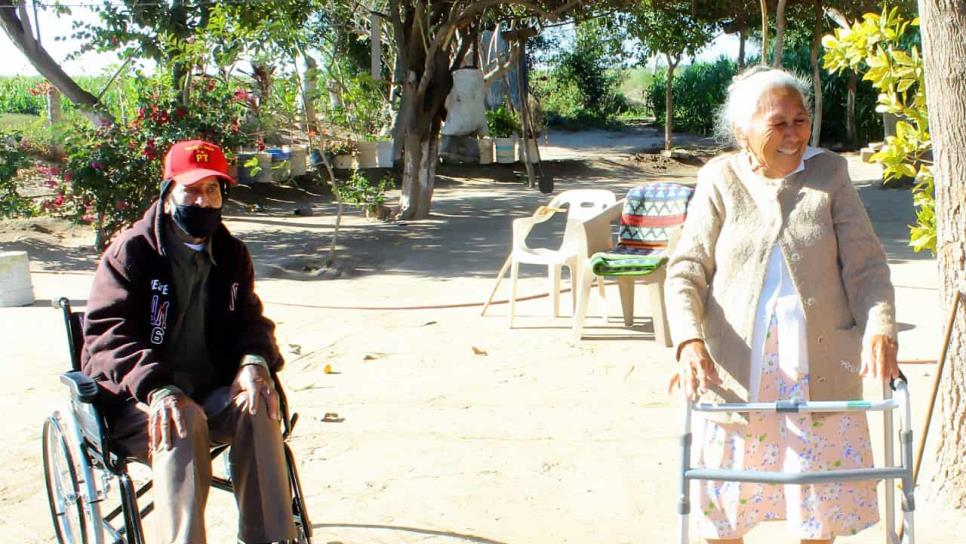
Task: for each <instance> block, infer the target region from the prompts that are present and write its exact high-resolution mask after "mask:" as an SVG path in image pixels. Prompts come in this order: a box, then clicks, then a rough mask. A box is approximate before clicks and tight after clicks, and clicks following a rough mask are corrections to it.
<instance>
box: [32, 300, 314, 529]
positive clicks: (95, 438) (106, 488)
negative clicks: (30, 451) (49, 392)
mask: <svg viewBox="0 0 966 544" xmlns="http://www.w3.org/2000/svg"><path fill="white" fill-rule="evenodd" d="M54 306H55V308H59V309H60V310H61V311H62V313H63V317H64V325H65V327H66V329H67V343H68V348H69V350H70V361H71V370H70V371H68V372H65V373H64V374H62V375H61V377H60V381H61V382H62V383H63V384H64V385H66V386H67V387H68V389H69V392H70V400H69V403H68V405H67V407H66V408H65V409H63V410H58V411H55V412H54V413H53V414H51V416H50V417H48V418H47V420H46V421H45V422H44V428H43V462H44V480H45V482H46V487H47V500H48V502H49V503H50V515H51V518H52V521H53V524H54V531H55V532H56V536H57V541H58V542H60V543H61V544H78V543H79V544H103V543H105V542H106V543H111V544H145V540H144V532H143V529H142V527H141V519H142V518H143V517H144V516H146V515H148V514H149V513H150V512H151V511H152V510H153V508H154V503H153V502H151V503H148V504H147V505H146V506H144V507H143V508H140V507H139V506H138V499H139V498H141V497H142V496H143V495H144V494H145V493H147V492H148V491H149V490H150V489H151V487H152V483H153V482H151V481H148V482H147V483H145V484H144V485H142V486H140V487H136V486H135V484H134V481H133V480H132V478H131V477H130V476H129V474H128V470H127V467H128V465H129V464H130V463H132V462H138V461H136V460H135V459H130V458H126V457H124V456H122V455H120V454H118V453H117V452H116V451H114V450H112V449H111V444H110V440H109V437H108V433H107V432H106V430H107V427H106V424H105V420H104V418H103V416H102V415H101V414H100V412H99V411H98V409H97V406H95V404H94V400H95V397H96V396H97V384H96V383H95V382H94V381H93V380H92V379H91V378H90V377H88V376H86V375H84V374H82V373H81V372H80V355H81V349H82V348H83V343H84V337H83V334H82V329H83V322H84V314H83V313H78V312H73V311H72V310H71V306H70V300H69V299H67V298H60V299H59V300H56V301H55V302H54ZM273 377H274V376H273ZM275 384H276V389H277V390H278V394H279V400H280V408H281V414H282V418H281V419H282V440H283V441H282V445H283V449H284V455H285V460H286V464H287V465H288V478H289V484H290V487H291V489H292V517H293V519H294V521H295V528H296V533H297V536H298V538H297V539H296V540H295V541H292V544H311V542H312V524H311V523H310V522H309V517H308V513H307V512H306V510H305V499H304V494H303V492H302V484H301V482H300V480H299V476H298V471H297V470H296V463H295V458H294V456H293V455H292V450H291V449H290V448H289V446H288V443H287V439H288V437H289V435H291V433H292V429H293V428H294V427H295V423H296V422H297V421H298V414H292V415H291V417H290V416H289V411H288V404H287V402H286V398H285V393H284V391H283V390H282V388H281V384H280V382H279V381H278V379H276V380H275ZM228 448H229V446H228V445H226V444H218V445H215V446H214V447H213V448H212V449H211V457H212V460H214V459H215V458H217V457H218V456H219V455H221V454H222V453H224V452H225V451H226V450H227V449H228ZM115 486H116V487H117V489H118V492H119V505H118V506H117V507H115V508H114V509H113V510H111V511H110V512H108V513H107V514H106V515H103V514H102V512H101V509H102V507H104V505H105V504H107V503H106V502H105V501H106V500H107V499H108V498H109V495H110V490H111V488H113V487H115ZM211 486H212V487H213V488H216V489H221V490H224V491H229V492H231V491H232V483H231V481H230V480H229V479H226V478H222V477H220V476H216V475H213V476H212V479H211ZM118 517H120V518H121V520H120V521H118Z"/></svg>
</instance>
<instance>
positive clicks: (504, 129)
mask: <svg viewBox="0 0 966 544" xmlns="http://www.w3.org/2000/svg"><path fill="white" fill-rule="evenodd" d="M486 125H487V129H488V130H489V132H490V135H491V136H493V138H494V143H495V148H496V162H498V163H504V164H506V163H513V162H516V160H517V158H516V135H517V134H518V133H519V132H520V121H519V120H518V119H517V117H516V115H515V114H514V113H513V112H511V111H510V110H509V109H508V108H507V107H506V105H505V104H502V105H500V106H499V107H497V108H494V109H492V110H489V111H487V112H486Z"/></svg>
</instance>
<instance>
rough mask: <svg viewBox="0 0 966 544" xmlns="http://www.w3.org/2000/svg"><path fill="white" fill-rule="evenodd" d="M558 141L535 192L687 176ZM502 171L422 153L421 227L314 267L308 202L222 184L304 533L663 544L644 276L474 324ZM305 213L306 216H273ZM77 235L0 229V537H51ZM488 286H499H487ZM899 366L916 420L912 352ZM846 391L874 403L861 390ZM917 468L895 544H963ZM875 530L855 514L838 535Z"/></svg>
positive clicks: (913, 298) (296, 194) (672, 450)
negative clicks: (3, 260) (44, 447)
mask: <svg viewBox="0 0 966 544" xmlns="http://www.w3.org/2000/svg"><path fill="white" fill-rule="evenodd" d="M559 139H560V140H563V139H564V138H562V137H561V138H559ZM554 141H555V135H552V136H551V143H554ZM603 147H606V146H604V145H601V146H599V148H603ZM629 147H630V148H633V147H634V145H632V144H629ZM615 148H616V146H615ZM568 149H569V150H570V151H568ZM558 150H559V151H558V152H557V153H558V155H557V156H555V157H553V158H555V159H559V160H555V161H554V162H551V163H548V164H547V165H546V168H547V171H548V172H549V173H551V174H552V175H553V176H554V178H555V181H556V187H557V191H561V190H566V189H574V188H587V187H594V188H606V189H611V190H613V191H614V192H615V193H617V194H622V193H624V192H625V191H626V190H627V189H628V188H630V187H632V186H634V185H637V184H639V183H641V182H645V181H654V180H669V181H678V182H690V181H692V180H693V178H694V174H695V172H696V171H697V166H695V165H693V164H679V163H677V162H674V161H670V160H667V159H655V158H651V159H640V158H638V159H635V158H634V157H633V154H632V153H628V152H626V150H624V149H623V148H621V152H620V153H613V154H611V155H606V154H605V155H603V156H601V155H599V154H598V155H595V156H596V158H594V159H588V158H587V157H586V156H585V151H583V150H582V149H581V148H580V147H579V146H571V147H570V148H567V146H560V147H558ZM568 152H569V153H571V154H570V155H568ZM568 157H569V158H568ZM850 162H851V165H852V174H853V179H854V180H855V183H856V185H857V187H858V189H859V192H860V194H861V196H862V198H863V200H864V201H865V203H866V204H867V207H868V208H869V211H870V214H871V216H872V218H873V221H874V223H875V225H876V229H877V232H878V233H879V235H880V237H881V238H882V240H883V243H884V245H885V247H886V249H887V251H888V253H889V257H890V265H891V267H892V270H893V280H894V282H895V283H896V286H897V297H898V318H899V321H900V322H901V326H900V331H901V332H900V346H901V347H900V359H903V360H910V361H912V360H931V359H934V358H935V354H936V352H937V350H938V342H939V339H940V336H941V332H942V331H941V327H942V319H943V318H942V316H941V315H940V313H941V310H940V305H939V301H938V291H937V289H936V285H937V282H936V267H935V262H934V261H933V260H931V259H929V258H928V256H923V255H917V254H914V253H912V252H911V251H910V250H909V249H908V248H906V247H905V246H904V244H903V238H904V237H906V236H907V234H906V233H907V231H906V228H907V227H906V225H907V224H909V223H911V222H912V221H913V218H914V215H913V210H912V205H911V199H910V196H909V194H908V193H906V192H899V191H885V190H881V189H877V188H875V187H874V184H875V181H876V180H877V179H878V176H879V173H878V171H877V170H876V169H874V168H872V167H870V166H868V165H864V164H862V163H860V162H858V160H857V159H856V157H851V158H850ZM521 173H522V169H521V168H520V167H519V165H517V166H514V167H506V166H498V165H493V166H488V167H458V166H444V167H442V169H441V175H440V183H439V186H438V188H437V190H436V194H435V198H434V203H433V216H432V218H430V219H428V220H425V221H419V222H410V223H378V222H369V221H367V220H365V219H364V218H363V217H361V216H360V215H359V214H358V213H357V212H355V211H352V212H350V213H349V215H348V217H347V218H346V221H345V223H344V227H343V231H342V235H341V237H340V242H339V259H338V269H337V270H333V271H326V270H320V269H319V267H321V266H322V257H323V256H324V250H325V248H326V247H327V246H328V244H329V240H330V235H331V232H332V224H333V211H334V206H333V205H332V203H331V202H330V201H329V199H328V198H327V197H324V196H320V195H314V194H311V193H306V192H302V191H295V190H291V189H282V188H280V189H275V190H272V191H259V193H258V194H254V192H252V191H251V190H245V189H241V190H239V191H237V192H236V193H235V195H234V197H233V198H234V199H235V202H234V203H233V204H232V207H231V208H230V210H229V215H228V221H227V223H228V225H229V228H230V229H231V230H232V231H233V232H234V233H236V234H237V235H239V236H240V237H241V238H242V239H244V240H245V241H246V242H247V243H248V244H249V246H250V248H251V249H252V252H253V255H254V257H255V260H256V263H257V273H258V275H259V278H260V281H259V285H258V292H259V293H260V295H261V297H262V299H263V300H264V302H265V304H266V312H267V314H268V315H269V316H270V317H271V318H273V319H274V320H275V321H276V322H277V323H278V335H279V340H280V345H281V346H282V347H283V350H284V351H285V356H286V359H287V366H286V369H285V370H284V371H283V373H282V379H283V381H284V383H285V387H286V389H287V391H288V394H289V397H290V401H291V404H292V406H293V407H294V409H295V411H297V412H298V413H299V414H300V416H301V417H300V420H299V424H298V427H297V428H296V431H295V434H294V436H293V437H292V438H291V443H292V446H293V448H294V450H295V452H296V456H297V458H298V461H299V464H300V467H301V474H302V479H303V483H304V486H305V488H306V491H307V493H308V505H309V512H310V513H311V516H312V521H313V523H314V527H315V531H316V538H315V542H320V543H332V544H335V543H345V544H349V543H417V542H420V543H422V542H430V543H439V544H449V543H453V544H456V543H460V542H474V543H485V544H499V543H519V544H524V543H526V544H529V543H564V542H566V543H625V542H628V543H629V542H635V543H640V542H646V543H651V542H654V543H669V542H676V540H675V538H676V537H675V535H676V527H677V516H676V514H675V507H676V501H677V495H678V494H677V488H676V485H677V484H676V482H677V473H678V464H679V455H678V446H677V444H678V442H677V440H678V433H679V422H680V405H679V402H678V401H677V400H675V399H669V398H668V397H667V396H666V395H665V393H664V387H665V383H666V379H667V377H668V375H669V373H670V370H671V369H672V368H673V363H672V354H671V353H670V350H668V349H666V348H664V347H663V346H661V345H659V344H658V343H656V342H655V341H654V335H653V327H652V324H651V321H650V318H649V315H650V309H649V306H648V300H647V294H646V290H644V289H641V290H639V294H638V304H637V310H636V312H635V315H636V316H637V318H636V321H635V324H634V326H633V327H631V328H625V327H624V326H623V323H622V322H621V321H620V320H619V319H618V318H617V316H618V315H619V303H618V297H617V291H616V288H614V287H608V297H607V300H606V304H601V302H600V301H599V300H598V301H595V302H594V303H593V304H592V307H591V312H592V313H595V314H598V315H599V314H600V312H601V309H602V308H606V309H607V311H608V313H609V316H610V318H609V319H608V320H607V321H606V322H604V321H603V320H601V319H599V318H596V319H590V320H589V321H588V327H587V330H586V336H585V338H584V340H583V341H580V342H575V341H574V340H573V338H572V335H571V331H570V325H571V320H570V318H569V317H567V316H566V312H565V317H560V318H553V317H549V315H550V312H549V302H548V299H547V298H534V299H532V300H528V301H526V302H522V303H520V304H519V305H518V315H519V317H518V320H517V323H516V325H517V326H516V328H515V329H513V330H510V329H509V328H508V326H507V325H508V323H507V315H506V314H507V305H505V304H497V305H495V306H493V307H492V308H491V310H490V311H489V315H488V316H486V317H480V309H481V306H480V303H482V301H483V300H485V298H486V296H487V295H488V293H489V291H490V289H491V287H492V285H493V280H494V277H495V275H496V271H497V270H498V269H499V267H500V265H501V264H502V262H503V260H504V259H505V257H506V254H507V250H508V247H509V240H510V222H511V220H512V219H513V218H515V217H521V216H525V215H528V214H529V213H530V211H531V210H533V209H534V208H535V207H536V206H537V205H538V204H540V203H543V202H545V201H546V200H547V198H548V197H547V196H545V195H541V194H539V193H538V192H537V191H535V190H532V189H528V188H526V187H525V186H524V184H523V183H522V182H521V180H522V176H521ZM246 191H247V192H246ZM254 203H258V204H259V205H258V206H257V207H256V206H253V204H254ZM305 203H308V204H310V205H311V208H312V210H313V213H312V215H295V214H294V210H295V209H296V208H297V207H298V206H299V205H300V204H305ZM545 226H546V228H543V229H541V230H539V231H537V232H535V235H534V239H533V243H534V244H535V245H537V244H540V243H541V242H542V243H545V244H551V243H552V241H553V240H554V239H555V238H556V237H558V236H559V232H560V231H561V229H562V226H563V221H562V218H560V217H557V218H555V219H554V220H552V221H550V222H549V224H548V225H545ZM89 241H90V234H89V233H88V232H87V231H86V230H83V229H78V228H71V227H66V226H65V225H63V224H62V223H59V222H56V221H50V220H41V221H29V222H27V221H20V222H0V248H2V249H3V250H9V249H27V250H28V251H29V252H30V257H31V271H32V279H33V284H34V290H35V293H36V296H37V302H36V303H35V304H34V305H33V306H30V307H25V308H0V320H2V323H3V327H2V328H0V336H2V340H0V413H5V414H8V416H7V417H6V418H4V419H3V420H2V422H0V429H2V431H3V435H4V436H5V437H6V443H5V447H4V448H3V451H2V452H0V464H2V466H3V467H4V470H3V477H2V478H0V542H18V543H40V542H52V541H53V531H52V528H51V524H50V519H49V515H48V511H47V501H46V497H45V494H44V490H43V478H42V472H41V461H40V451H41V450H40V430H41V424H42V422H43V420H44V418H45V417H47V416H48V415H49V414H50V413H51V411H52V410H53V409H55V408H56V407H57V406H58V405H59V404H60V403H62V402H63V401H64V399H65V393H64V391H63V390H62V388H61V386H60V385H59V383H58V382H57V374H58V373H59V372H61V371H62V370H63V369H64V367H65V365H66V364H67V359H66V352H65V338H64V335H63V332H62V330H63V328H62V325H61V323H60V321H59V319H60V318H59V315H58V313H57V312H55V311H54V310H52V309H50V305H49V300H50V299H51V298H54V297H57V296H61V295H66V296H69V297H71V298H72V299H74V300H75V302H76V303H77V304H78V305H80V306H82V305H83V302H84V300H85V299H86V297H87V292H88V289H89V284H90V279H91V275H92V272H93V269H94V266H95V264H96V255H94V254H93V253H92V251H91V250H90V249H89V248H88V247H86V246H85V244H86V243H88V242H89ZM320 272H322V273H320ZM546 282H547V280H546V275H545V271H544V270H541V269H540V268H536V267H530V268H528V267H524V269H523V277H522V279H521V282H520V283H521V287H520V292H521V293H520V294H521V296H528V295H539V294H541V293H545V291H546ZM507 292H508V286H507V283H504V285H503V287H501V290H500V293H499V295H498V298H500V299H503V298H505V296H506V293H507ZM569 304H570V302H569V297H568V296H565V297H564V304H563V306H564V308H568V307H569ZM326 365H330V366H331V369H332V372H331V373H325V372H324V370H323V369H324V367H325V366H326ZM904 370H905V372H906V374H907V375H909V377H910V380H911V382H912V384H911V386H912V390H913V393H914V405H915V414H914V425H915V428H916V432H917V433H919V432H921V419H922V417H923V413H924V405H925V402H926V400H927V397H928V387H929V385H930V383H931V379H932V373H933V371H934V366H933V365H931V364H908V365H906V366H905V368H904ZM867 385H868V387H867V390H868V391H870V392H872V394H871V395H870V396H872V397H874V396H875V393H876V392H877V391H878V390H879V388H878V386H877V385H875V384H873V383H869V384H867ZM326 414H330V415H329V416H328V417H326ZM331 414H335V416H333V415H331ZM878 428H879V426H878V424H876V425H873V432H874V433H875V436H880V437H881V432H880V431H879V430H878ZM930 447H932V446H930ZM929 451H932V450H931V449H927V452H929ZM932 459H933V456H932V455H927V456H926V462H925V467H924V472H923V475H922V478H921V480H920V481H921V482H922V485H921V486H920V488H919V496H918V498H919V502H918V507H919V509H918V511H917V522H918V529H919V530H918V534H917V536H918V538H919V542H925V543H956V542H966V537H964V536H963V535H966V514H964V513H963V512H958V513H957V512H948V511H946V510H945V509H944V508H943V507H942V505H941V503H940V501H939V500H937V499H936V498H935V497H934V496H933V495H932V494H931V493H930V484H929V482H930V481H931V480H932V478H933V476H934V474H935V467H934V466H933V464H932ZM879 460H880V461H881V456H880V457H879ZM142 474H143V472H142ZM881 489H882V486H881V485H880V490H881ZM150 519H151V518H150V517H149V518H148V521H150ZM235 519H236V518H235V509H234V506H233V504H232V501H231V499H230V498H229V497H226V496H224V495H223V494H213V496H212V500H211V502H210V505H209V513H208V524H209V527H210V535H211V537H210V542H213V543H219V544H220V543H228V542H234V540H233V539H234V524H235ZM780 535H782V526H781V524H770V525H765V526H762V527H761V528H759V529H758V530H756V531H755V532H753V533H752V534H751V535H750V536H749V538H748V539H747V542H748V543H749V544H755V543H764V542H791V540H789V539H786V540H781V536H780ZM883 541H884V537H883V533H882V530H881V529H880V528H879V527H876V528H873V529H870V530H868V531H866V532H864V533H862V534H860V535H858V536H856V537H852V538H843V539H841V540H840V542H844V543H854V544H859V543H862V544H865V543H873V542H875V543H880V542H883Z"/></svg>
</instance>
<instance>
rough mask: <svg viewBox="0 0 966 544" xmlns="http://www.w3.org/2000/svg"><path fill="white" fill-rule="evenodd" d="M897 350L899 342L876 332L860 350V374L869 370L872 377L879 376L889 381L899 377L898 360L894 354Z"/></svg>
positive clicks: (864, 373) (867, 372)
mask: <svg viewBox="0 0 966 544" xmlns="http://www.w3.org/2000/svg"><path fill="white" fill-rule="evenodd" d="M898 352H899V344H897V343H896V341H895V340H893V339H892V337H891V336H886V335H884V334H877V335H875V336H873V337H871V338H869V342H868V343H867V344H866V345H865V349H863V350H862V371H861V372H860V374H861V375H862V376H866V375H868V374H869V372H871V373H872V377H873V378H880V379H882V381H884V382H889V381H890V380H894V379H896V378H898V377H899V362H898V361H897V360H896V354H897V353H898Z"/></svg>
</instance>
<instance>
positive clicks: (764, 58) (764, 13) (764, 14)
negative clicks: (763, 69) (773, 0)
mask: <svg viewBox="0 0 966 544" xmlns="http://www.w3.org/2000/svg"><path fill="white" fill-rule="evenodd" d="M761 64H762V65H765V66H767V65H768V0H761Z"/></svg>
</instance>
